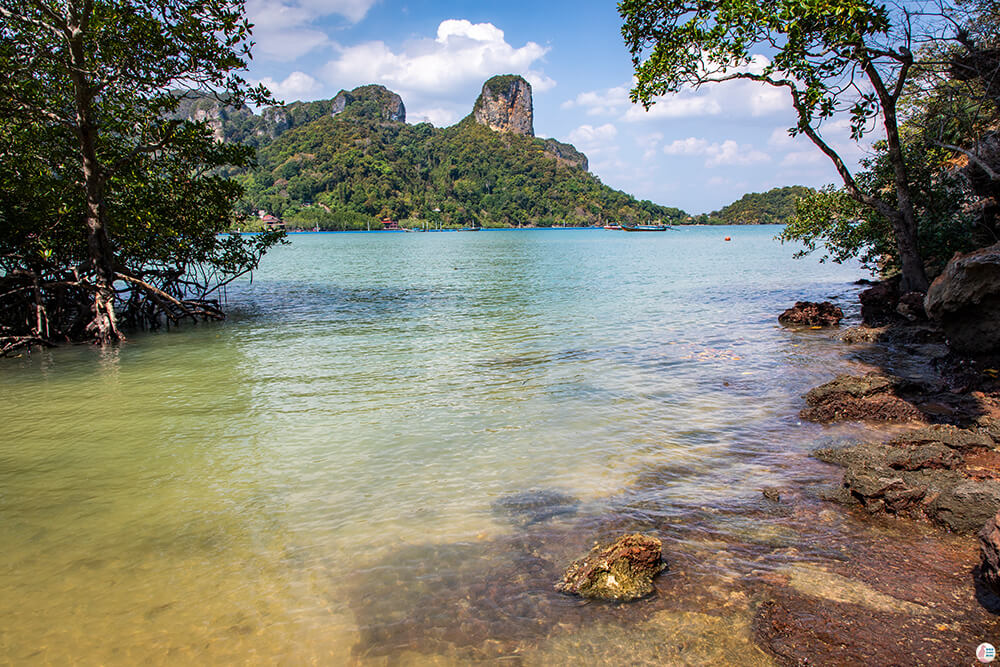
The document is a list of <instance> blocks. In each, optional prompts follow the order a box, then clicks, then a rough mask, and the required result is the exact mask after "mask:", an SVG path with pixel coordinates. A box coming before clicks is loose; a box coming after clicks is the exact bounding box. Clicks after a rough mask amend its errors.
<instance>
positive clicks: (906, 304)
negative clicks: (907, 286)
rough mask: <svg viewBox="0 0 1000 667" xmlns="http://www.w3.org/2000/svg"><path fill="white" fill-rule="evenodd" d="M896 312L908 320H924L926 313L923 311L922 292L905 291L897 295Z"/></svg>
mask: <svg viewBox="0 0 1000 667" xmlns="http://www.w3.org/2000/svg"><path fill="white" fill-rule="evenodd" d="M896 314H898V315H901V316H903V317H904V318H905V319H906V320H908V321H910V322H916V321H917V320H926V319H927V313H926V312H925V311H924V293H923V292H907V293H906V294H904V295H903V296H901V297H899V302H898V303H897V304H896Z"/></svg>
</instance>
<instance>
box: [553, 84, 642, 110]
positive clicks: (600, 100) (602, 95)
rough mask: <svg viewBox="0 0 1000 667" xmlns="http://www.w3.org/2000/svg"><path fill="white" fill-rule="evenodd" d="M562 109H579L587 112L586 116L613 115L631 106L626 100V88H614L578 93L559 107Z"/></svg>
mask: <svg viewBox="0 0 1000 667" xmlns="http://www.w3.org/2000/svg"><path fill="white" fill-rule="evenodd" d="M560 106H561V107H562V108H563V109H572V108H575V107H581V108H584V109H586V110H587V115H590V116H601V115H615V114H618V113H620V112H621V110H622V109H627V108H628V107H629V106H631V102H630V101H629V99H628V88H627V87H626V86H615V87H614V88H608V89H606V90H601V91H598V90H591V91H588V92H584V93H580V94H579V95H577V96H576V97H575V98H573V99H571V100H566V101H565V102H563V103H562V104H561V105H560Z"/></svg>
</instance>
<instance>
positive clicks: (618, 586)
mask: <svg viewBox="0 0 1000 667" xmlns="http://www.w3.org/2000/svg"><path fill="white" fill-rule="evenodd" d="M665 567H666V564H665V563H664V562H663V544H662V543H661V542H660V540H658V539H656V538H655V537H650V536H648V535H642V534H640V533H633V534H631V535H623V536H622V537H619V538H618V539H617V540H615V541H614V542H611V543H609V544H605V545H597V546H595V547H594V548H593V549H591V551H590V553H589V554H587V555H586V556H584V557H583V558H581V559H579V560H577V561H574V562H573V564H572V565H570V566H569V568H568V569H567V570H566V574H564V575H563V578H562V581H560V582H559V583H558V584H556V590H557V591H559V592H561V593H569V594H571V595H579V596H581V597H585V598H597V599H600V600H617V601H621V602H627V601H629V600H637V599H639V598H641V597H645V596H646V595H649V594H650V593H652V592H653V577H655V576H656V575H657V574H659V573H660V572H661V571H662V570H663V569H664V568H665Z"/></svg>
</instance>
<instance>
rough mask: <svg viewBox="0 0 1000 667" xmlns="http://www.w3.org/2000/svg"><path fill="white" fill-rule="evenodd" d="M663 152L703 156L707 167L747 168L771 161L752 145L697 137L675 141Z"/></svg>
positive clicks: (730, 140)
mask: <svg viewBox="0 0 1000 667" xmlns="http://www.w3.org/2000/svg"><path fill="white" fill-rule="evenodd" d="M663 152H664V153H666V154H667V155H703V156H705V166H706V167H721V166H746V165H751V164H758V163H761V162H770V160H771V156H770V155H768V154H767V153H764V152H761V151H759V150H756V149H755V148H754V147H753V146H751V145H750V144H738V143H736V142H735V141H733V140H732V139H727V140H725V141H723V142H721V143H720V142H709V141H708V140H707V139H699V138H696V137H688V138H687V139H675V140H674V141H672V142H671V143H669V144H667V145H666V146H664V147H663Z"/></svg>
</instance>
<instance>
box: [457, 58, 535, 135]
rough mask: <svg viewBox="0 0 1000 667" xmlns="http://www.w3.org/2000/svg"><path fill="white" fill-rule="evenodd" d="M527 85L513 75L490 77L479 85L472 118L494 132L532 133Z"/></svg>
mask: <svg viewBox="0 0 1000 667" xmlns="http://www.w3.org/2000/svg"><path fill="white" fill-rule="evenodd" d="M533 113H534V111H533V106H532V101H531V84H530V83H528V82H527V81H526V80H525V79H524V78H523V77H520V76H517V75H515V74H504V75H502V76H494V77H492V78H490V79H488V80H487V81H486V83H484V84H483V91H482V93H480V95H479V98H478V99H477V100H476V105H475V107H473V110H472V117H473V118H474V119H475V121H476V122H477V123H479V124H480V125H485V126H486V127H488V128H490V129H491V130H495V131H496V132H509V133H511V134H524V135H527V136H529V137H533V136H535V130H534V125H533V123H534V121H533Z"/></svg>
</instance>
